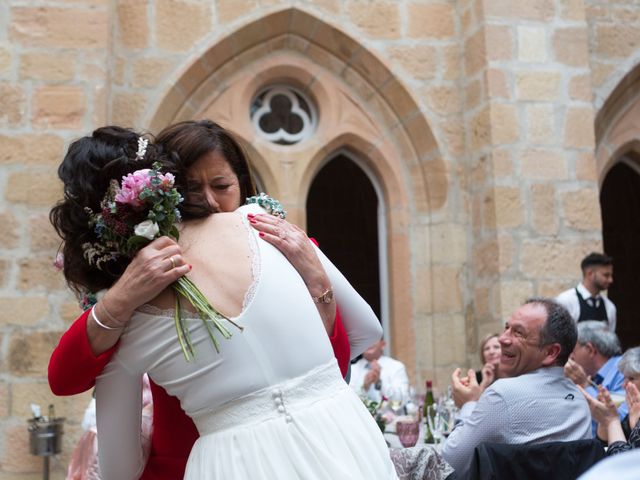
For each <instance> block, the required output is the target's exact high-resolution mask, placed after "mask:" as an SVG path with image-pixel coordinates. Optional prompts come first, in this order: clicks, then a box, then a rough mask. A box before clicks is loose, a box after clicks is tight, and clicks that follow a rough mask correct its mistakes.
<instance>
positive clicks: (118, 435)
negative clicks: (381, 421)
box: [96, 205, 397, 480]
mask: <svg viewBox="0 0 640 480" xmlns="http://www.w3.org/2000/svg"><path fill="white" fill-rule="evenodd" d="M250 211H251V212H255V213H263V211H262V210H261V209H260V208H259V207H257V206H255V205H250V206H246V207H241V208H240V209H239V213H240V214H242V216H243V219H244V217H245V214H246V213H247V212H250ZM245 223H246V222H245ZM246 232H247V237H248V241H249V242H250V243H251V244H252V246H253V259H252V260H253V284H252V286H251V288H250V290H249V292H247V295H246V297H245V304H244V306H243V310H242V312H241V313H240V315H238V316H237V317H235V321H236V322H238V323H239V324H241V325H242V326H243V327H244V330H243V331H242V332H240V331H238V330H236V329H234V328H233V327H230V330H231V331H232V332H233V337H232V338H231V339H229V340H224V339H221V341H220V346H221V347H220V353H216V352H215V350H214V348H213V346H212V344H211V342H210V340H209V338H208V336H207V333H206V331H205V329H204V327H203V326H202V323H201V321H200V320H199V319H195V318H193V319H189V320H188V322H189V327H190V331H191V337H192V340H193V343H194V345H195V348H196V359H195V361H194V362H192V363H188V362H186V361H185V359H184V357H183V354H182V351H181V349H180V346H179V343H178V340H177V337H176V331H175V326H174V320H173V312H162V311H155V312H154V311H153V309H150V308H146V309H144V310H145V311H139V312H136V314H135V315H134V318H132V320H131V321H130V322H129V324H128V327H127V329H126V331H125V332H124V333H123V335H122V338H121V340H120V347H119V349H118V351H117V353H116V354H115V355H114V357H113V359H112V360H111V362H110V363H109V365H108V366H107V367H106V368H105V370H104V372H103V374H102V375H101V376H100V377H99V378H98V380H97V383H96V389H97V390H96V396H97V424H98V441H99V455H100V469H101V474H102V478H103V479H104V480H111V479H117V480H127V479H133V478H137V477H138V476H139V475H140V474H141V473H142V470H143V468H144V464H143V461H142V449H141V444H140V416H141V408H140V407H141V400H140V392H141V378H142V374H143V373H144V372H148V374H149V377H150V378H151V379H153V381H154V382H156V383H157V384H159V385H160V386H162V387H163V388H165V389H166V390H167V392H168V393H169V394H171V395H175V396H176V397H178V398H179V399H180V402H181V405H182V408H183V409H184V410H185V412H186V413H187V414H188V415H189V416H190V417H191V418H192V419H193V421H194V422H195V424H196V426H197V428H198V431H199V433H200V438H199V439H198V440H197V441H196V443H195V445H194V447H193V449H192V451H191V455H190V457H189V461H188V464H187V470H186V473H185V478H187V479H194V480H195V479H198V480H209V479H211V480H213V479H216V480H233V479H238V480H242V479H251V480H260V479H265V480H266V479H269V480H273V479H285V480H287V479H292V480H293V479H304V480H339V479H345V480H346V479H349V480H354V479H363V480H364V479H367V480H374V479H396V478H397V476H396V473H395V469H394V467H393V464H392V462H391V460H390V456H389V451H388V449H387V446H386V443H385V441H384V439H383V437H382V434H381V433H380V430H379V429H378V427H377V426H376V424H375V422H374V421H373V418H372V417H371V415H370V414H369V412H368V411H367V410H366V408H365V407H364V405H363V403H362V401H361V400H360V399H359V398H358V397H357V396H356V395H355V394H354V393H353V392H352V391H351V389H350V388H349V386H348V385H347V384H346V383H345V382H344V380H343V379H342V377H341V375H340V371H339V369H338V366H337V362H336V360H335V358H334V356H333V351H332V348H331V345H330V343H329V340H328V337H327V334H326V331H325V329H324V326H323V324H322V322H321V319H320V317H319V314H318V312H317V309H316V306H315V304H314V303H313V300H312V299H311V296H310V295H309V292H308V290H307V288H306V286H305V284H304V282H303V281H302V279H301V278H300V276H299V275H298V273H297V272H296V270H295V269H294V268H293V267H292V266H291V264H290V263H289V262H288V261H287V260H286V259H285V258H284V256H282V254H280V252H278V250H277V249H275V248H274V247H272V246H271V245H269V244H268V243H267V242H265V241H263V240H260V239H259V238H258V236H257V232H256V231H255V230H253V229H251V228H250V227H249V226H248V225H247V230H246ZM318 255H319V256H320V258H321V261H322V263H323V265H324V267H325V269H326V271H327V274H328V275H329V278H330V280H331V282H332V286H333V289H334V295H335V298H336V301H337V304H338V306H339V309H340V315H341V318H342V321H343V323H344V325H345V329H346V330H347V332H348V336H349V343H350V345H351V348H352V352H351V354H352V357H354V356H356V355H359V354H360V353H362V352H363V351H364V350H365V349H366V348H367V347H369V346H370V345H371V344H373V343H374V342H375V341H377V340H378V339H379V338H380V336H381V333H382V331H381V328H380V324H379V322H378V320H377V318H376V317H375V315H374V314H373V312H372V310H371V308H370V307H369V305H367V304H366V302H364V300H363V299H362V298H361V297H360V296H359V295H358V294H357V293H356V291H355V290H354V289H353V288H352V287H351V285H350V284H349V283H348V282H347V281H346V279H345V278H344V277H343V276H342V275H341V274H340V272H338V270H337V269H336V268H335V267H334V266H333V264H331V262H330V261H329V260H328V259H327V258H326V257H325V256H324V255H323V254H322V253H321V252H320V251H319V250H318Z"/></svg>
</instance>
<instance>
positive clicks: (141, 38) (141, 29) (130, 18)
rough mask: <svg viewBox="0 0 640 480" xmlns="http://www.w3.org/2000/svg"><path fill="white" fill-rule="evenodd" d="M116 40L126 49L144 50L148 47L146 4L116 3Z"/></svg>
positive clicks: (133, 0)
mask: <svg viewBox="0 0 640 480" xmlns="http://www.w3.org/2000/svg"><path fill="white" fill-rule="evenodd" d="M116 12H117V22H118V39H119V40H120V42H121V43H122V45H123V46H124V47H126V48H145V47H147V46H148V45H149V19H148V17H147V3H146V2H139V1H136V0H119V1H118V2H117V3H116Z"/></svg>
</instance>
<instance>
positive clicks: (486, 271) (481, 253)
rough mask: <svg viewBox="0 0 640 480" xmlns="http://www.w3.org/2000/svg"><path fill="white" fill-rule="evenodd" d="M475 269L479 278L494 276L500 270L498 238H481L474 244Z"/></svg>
mask: <svg viewBox="0 0 640 480" xmlns="http://www.w3.org/2000/svg"><path fill="white" fill-rule="evenodd" d="M472 248H473V252H472V253H473V269H474V273H475V275H476V277H478V278H486V277H489V278H493V277H494V276H495V275H496V274H497V273H498V271H499V270H500V266H499V256H500V254H499V247H498V241H497V239H496V238H489V239H486V240H479V241H476V242H474V244H473V246H472Z"/></svg>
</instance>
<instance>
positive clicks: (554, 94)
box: [516, 71, 561, 101]
mask: <svg viewBox="0 0 640 480" xmlns="http://www.w3.org/2000/svg"><path fill="white" fill-rule="evenodd" d="M560 81H561V76H560V73H559V72H550V71H546V72H538V71H536V72H517V73H516V98H517V99H518V100H537V101H555V100H557V99H558V97H559V95H560V85H561V83H560Z"/></svg>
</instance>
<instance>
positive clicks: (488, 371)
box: [480, 363, 496, 392]
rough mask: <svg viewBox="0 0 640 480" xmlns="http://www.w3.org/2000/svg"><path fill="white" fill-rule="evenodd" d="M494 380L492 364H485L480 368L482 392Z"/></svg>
mask: <svg viewBox="0 0 640 480" xmlns="http://www.w3.org/2000/svg"><path fill="white" fill-rule="evenodd" d="M495 379H496V365H495V364H494V363H485V364H484V367H482V381H481V382H480V388H481V389H482V391H483V392H484V391H485V389H486V388H487V387H488V386H489V385H491V384H492V383H493V381H494V380H495Z"/></svg>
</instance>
